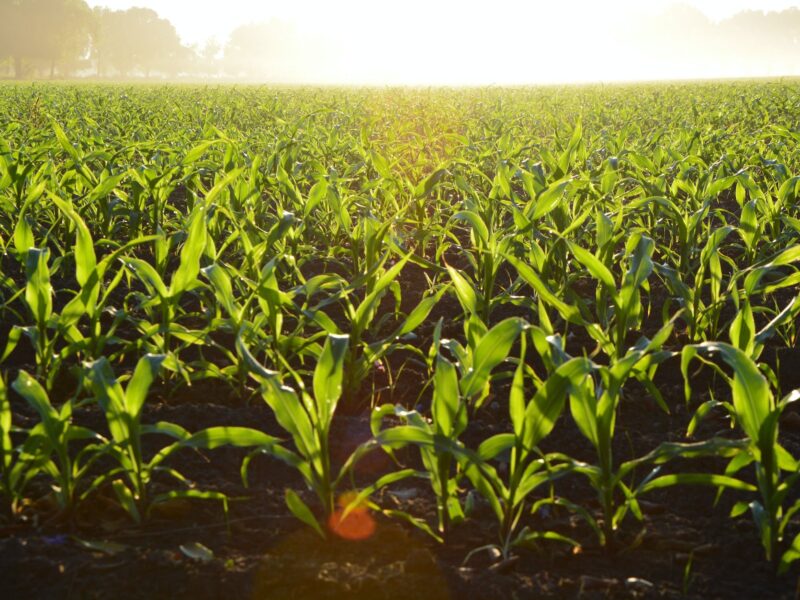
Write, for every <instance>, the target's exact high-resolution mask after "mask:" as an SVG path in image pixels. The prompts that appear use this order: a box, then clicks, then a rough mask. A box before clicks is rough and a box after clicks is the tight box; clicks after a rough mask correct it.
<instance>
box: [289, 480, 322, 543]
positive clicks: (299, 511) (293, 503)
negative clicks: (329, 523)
mask: <svg viewBox="0 0 800 600" xmlns="http://www.w3.org/2000/svg"><path fill="white" fill-rule="evenodd" d="M286 506H288V507H289V510H290V511H292V514H293V515H294V516H295V517H297V518H298V519H300V520H301V521H302V522H303V523H305V524H306V525H308V526H309V527H311V528H312V529H313V530H314V531H316V532H317V533H318V534H319V536H320V537H321V538H322V539H323V540H324V539H325V531H323V529H322V526H321V525H320V524H319V521H317V518H316V517H315V516H314V513H312V512H311V509H310V508H308V506H307V505H306V504H305V502H303V501H302V500H301V499H300V496H298V495H297V494H296V493H295V492H293V491H292V490H290V489H287V490H286Z"/></svg>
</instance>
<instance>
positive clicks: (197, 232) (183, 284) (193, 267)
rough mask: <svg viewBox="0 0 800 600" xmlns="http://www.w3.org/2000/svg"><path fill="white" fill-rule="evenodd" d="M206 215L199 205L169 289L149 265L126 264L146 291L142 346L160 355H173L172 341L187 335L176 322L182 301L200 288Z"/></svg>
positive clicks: (133, 261) (133, 260)
mask: <svg viewBox="0 0 800 600" xmlns="http://www.w3.org/2000/svg"><path fill="white" fill-rule="evenodd" d="M205 215H206V211H205V209H204V207H203V206H202V205H200V204H198V205H196V206H195V210H194V212H193V213H192V215H191V216H190V218H189V223H188V227H187V229H188V233H187V236H186V240H185V242H184V244H183V248H182V250H181V254H180V264H179V266H178V268H177V269H176V270H175V272H174V273H173V274H172V278H171V279H170V283H169V286H167V284H166V283H165V282H164V281H163V279H162V278H161V276H160V275H159V274H158V272H157V271H156V269H155V268H154V267H153V266H152V265H151V264H150V263H148V262H147V261H145V260H142V259H140V258H126V259H125V260H124V263H125V266H126V267H127V268H128V269H129V270H130V271H131V272H132V273H134V274H135V275H136V276H137V277H138V279H139V280H140V281H141V282H142V284H143V285H144V287H145V289H146V290H147V294H140V295H139V296H140V306H141V308H142V309H143V310H144V311H145V313H146V314H147V315H148V317H147V319H146V321H145V322H144V323H142V324H141V325H140V329H141V331H142V334H143V336H144V338H143V340H142V341H141V343H148V345H151V346H152V347H154V348H155V349H156V350H157V351H158V352H159V353H163V354H170V352H171V349H172V345H173V344H172V338H173V337H179V338H180V337H181V336H182V334H184V333H185V329H184V328H183V327H181V326H180V325H179V324H178V323H177V322H176V319H177V317H178V315H179V309H180V302H181V298H182V297H183V295H184V294H185V293H186V292H188V291H190V290H191V289H193V288H194V287H196V286H197V285H198V282H197V276H198V275H199V273H200V259H201V257H202V256H203V252H204V251H205V249H206V243H207V233H206V218H205ZM148 340H152V342H148ZM175 362H177V361H175Z"/></svg>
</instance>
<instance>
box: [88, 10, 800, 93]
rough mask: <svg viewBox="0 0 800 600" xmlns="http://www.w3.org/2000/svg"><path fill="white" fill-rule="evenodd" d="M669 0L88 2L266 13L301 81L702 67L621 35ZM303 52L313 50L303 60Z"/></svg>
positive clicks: (500, 79)
mask: <svg viewBox="0 0 800 600" xmlns="http://www.w3.org/2000/svg"><path fill="white" fill-rule="evenodd" d="M675 2H676V0H647V1H643V0H606V1H605V2H602V1H599V0H548V1H547V2H542V1H539V0H528V1H525V0H403V1H397V0H383V1H381V0H291V1H290V2H286V1H284V2H269V1H268V2H255V1H251V0H226V1H225V2H223V3H220V2H211V1H209V0H133V1H131V0H90V2H89V4H90V5H92V6H106V7H109V8H113V9H124V8H129V7H131V6H145V7H149V8H153V9H154V10H156V11H157V12H158V13H159V14H160V15H161V16H162V17H165V18H167V19H169V20H170V21H171V22H172V23H173V24H174V25H175V27H176V29H177V31H178V34H179V35H180V36H181V39H182V40H183V42H184V43H187V44H197V45H198V46H200V47H202V46H203V45H204V44H205V42H206V40H208V39H210V38H215V39H216V40H217V42H219V43H220V44H222V45H224V44H225V42H226V41H227V39H228V36H229V34H230V32H231V31H232V30H233V29H235V28H236V27H237V26H239V25H243V24H248V23H257V22H266V21H270V20H277V21H278V22H279V23H280V25H281V27H284V28H286V30H288V31H290V32H292V35H294V36H295V37H296V38H297V43H296V45H297V46H304V45H305V46H307V48H308V51H307V52H306V56H304V57H303V61H304V62H303V64H304V65H305V66H304V67H302V68H301V67H298V69H299V70H300V71H302V72H303V73H304V74H305V75H304V76H303V77H301V78H304V79H306V80H309V82H320V83H412V84H415V83H416V84H431V83H441V84H493V83H494V84H508V83H528V82H533V83H547V82H559V81H563V80H569V81H593V80H626V79H631V80H633V79H648V78H650V76H651V75H653V74H655V75H656V76H657V77H660V78H663V77H682V76H685V77H692V76H703V75H705V74H706V73H705V71H703V70H702V69H700V68H699V67H697V65H688V64H687V65H680V64H671V65H669V66H664V65H662V66H661V67H659V69H660V70H658V71H657V72H655V71H653V66H652V61H651V60H650V59H649V57H648V58H645V57H643V56H640V53H639V52H637V48H638V47H637V46H636V44H633V45H632V44H631V43H629V42H630V39H634V38H636V40H637V42H636V43H637V44H640V45H641V46H647V45H648V40H647V39H642V38H641V32H640V31H638V30H639V29H641V28H640V27H639V26H638V24H637V23H639V21H637V20H636V19H640V20H641V19H647V18H650V19H652V18H653V17H655V16H657V15H659V14H661V13H662V12H663V11H665V10H667V9H668V8H669V6H671V5H674V4H675ZM681 3H682V4H685V5H689V6H692V7H694V8H696V9H698V10H700V11H702V12H703V13H704V14H705V15H706V16H708V17H709V18H710V19H712V20H715V21H718V20H721V19H725V18H727V17H730V16H732V15H733V14H735V13H737V12H739V11H742V10H762V11H776V10H782V9H785V8H789V7H792V6H796V5H798V4H800V0H795V1H791V0H790V1H784V0H682V2H681ZM637 36H639V37H637ZM628 38H629V39H628ZM311 48H313V52H312V51H311ZM632 48H633V50H632ZM315 56H317V57H322V58H323V59H324V60H321V61H320V62H319V64H315ZM690 62H691V61H690ZM665 64H666V63H665ZM323 65H324V66H323ZM719 74H720V75H723V76H724V75H727V74H729V73H727V72H720V73H719ZM733 74H738V73H733ZM765 74H769V73H765Z"/></svg>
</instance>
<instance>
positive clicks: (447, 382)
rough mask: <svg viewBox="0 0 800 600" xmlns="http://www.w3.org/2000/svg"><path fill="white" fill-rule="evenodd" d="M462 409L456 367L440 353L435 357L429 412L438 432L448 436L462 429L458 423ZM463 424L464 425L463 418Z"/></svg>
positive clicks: (452, 435) (453, 435) (464, 414)
mask: <svg viewBox="0 0 800 600" xmlns="http://www.w3.org/2000/svg"><path fill="white" fill-rule="evenodd" d="M461 413H463V417H464V418H465V417H466V413H465V412H464V411H463V410H462V405H461V396H460V395H459V392H458V376H457V374H456V368H455V367H454V366H453V363H451V362H450V361H449V360H447V359H446V358H444V357H443V356H441V355H437V357H436V371H435V372H434V375H433V400H432V403H431V414H432V415H433V422H434V425H435V426H436V429H437V431H438V432H440V433H441V434H442V435H446V436H448V437H455V436H456V435H458V433H460V432H461V431H462V430H463V427H462V426H461V423H459V420H460V419H459V415H460V414H461ZM463 425H466V421H465V419H464V423H463Z"/></svg>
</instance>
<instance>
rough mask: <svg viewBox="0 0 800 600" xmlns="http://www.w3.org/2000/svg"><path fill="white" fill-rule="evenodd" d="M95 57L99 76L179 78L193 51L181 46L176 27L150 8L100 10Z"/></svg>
mask: <svg viewBox="0 0 800 600" xmlns="http://www.w3.org/2000/svg"><path fill="white" fill-rule="evenodd" d="M95 14H96V16H97V21H98V26H97V35H96V37H95V40H94V44H93V54H94V58H95V59H96V61H97V73H98V75H105V74H107V73H108V72H109V71H110V70H114V71H116V72H117V73H119V74H121V75H123V76H127V75H129V74H130V73H131V72H133V71H135V70H137V69H138V70H139V71H141V72H142V73H143V74H144V76H145V77H149V76H150V74H151V73H152V72H153V71H159V72H161V73H165V74H168V75H176V74H177V73H178V72H179V71H180V69H181V68H182V66H183V65H184V64H185V61H186V59H187V56H188V55H189V54H190V52H191V51H190V50H189V49H188V48H186V47H185V46H183V45H182V44H181V41H180V38H179V37H178V33H177V31H175V27H174V26H173V25H172V23H170V22H169V21H168V20H167V19H162V18H161V17H159V16H158V13H156V12H155V11H153V10H150V9H148V8H130V9H128V10H124V11H112V10H108V9H97V10H96V12H95Z"/></svg>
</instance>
